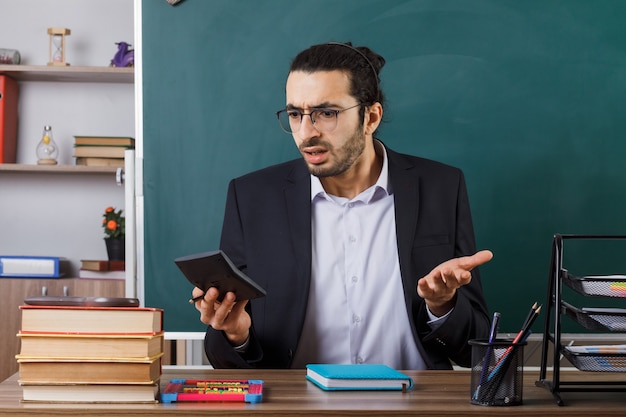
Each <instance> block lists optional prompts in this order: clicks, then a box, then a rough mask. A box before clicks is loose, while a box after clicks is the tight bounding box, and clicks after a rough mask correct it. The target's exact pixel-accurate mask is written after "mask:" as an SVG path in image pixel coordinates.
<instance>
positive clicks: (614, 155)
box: [142, 0, 626, 331]
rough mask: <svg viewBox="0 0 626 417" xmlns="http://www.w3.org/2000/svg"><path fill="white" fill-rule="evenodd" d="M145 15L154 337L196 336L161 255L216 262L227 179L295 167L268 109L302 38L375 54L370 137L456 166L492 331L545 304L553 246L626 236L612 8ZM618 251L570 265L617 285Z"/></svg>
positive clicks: (240, 8)
mask: <svg viewBox="0 0 626 417" xmlns="http://www.w3.org/2000/svg"><path fill="white" fill-rule="evenodd" d="M142 8H143V10H142V12H143V19H142V25H143V32H142V37H143V55H142V58H143V100H144V102H143V111H144V118H143V133H144V135H143V138H144V142H143V146H144V166H143V170H144V178H143V179H144V181H143V185H144V190H143V191H144V212H145V224H144V230H145V265H144V266H145V294H146V304H147V305H150V306H154V307H163V308H165V309H166V314H165V328H166V330H171V331H202V330H203V329H204V326H203V325H201V324H200V322H199V317H198V314H197V312H196V311H195V309H194V308H193V307H191V306H189V305H188V304H187V299H188V298H189V295H190V291H191V286H190V285H189V284H187V282H186V280H185V279H184V278H183V276H182V275H181V273H180V272H179V271H178V270H177V268H176V266H175V265H174V262H173V259H174V258H176V257H178V256H181V255H186V254H190V253H195V252H203V251H207V250H214V249H217V246H218V242H219V235H220V231H221V220H222V216H223V209H224V201H225V194H226V188H227V184H228V181H229V180H230V179H231V178H233V177H235V176H239V175H241V174H244V173H246V172H249V171H252V170H255V169H258V168H261V167H264V166H267V165H270V164H274V163H277V162H281V161H284V160H287V159H291V158H294V157H297V153H296V150H295V146H294V145H293V142H292V139H291V137H290V136H288V135H286V134H284V133H282V131H281V130H280V129H279V127H278V124H277V121H276V119H275V116H274V112H275V111H276V110H278V109H280V108H282V107H283V106H284V82H285V79H286V76H287V69H288V65H289V63H290V60H291V59H292V58H293V57H294V56H295V54H296V53H297V52H299V51H300V50H302V49H304V48H306V47H308V46H310V45H312V44H315V43H321V42H326V41H348V40H349V41H352V42H353V43H355V44H357V45H359V44H365V45H368V46H370V47H371V48H373V49H374V50H375V51H377V52H379V53H380V54H381V55H383V56H384V57H385V58H386V60H387V65H386V66H385V68H384V69H383V72H382V74H381V75H382V85H383V89H384V91H385V93H386V95H387V99H388V102H387V107H386V110H385V117H386V122H385V123H384V125H383V127H382V129H381V130H380V135H379V137H380V138H381V139H382V140H383V141H384V142H385V143H387V144H388V145H389V146H390V147H392V148H394V149H395V150H398V151H402V152H407V153H412V154H416V155H420V156H424V157H428V158H432V159H436V160H439V161H442V162H445V163H448V164H451V165H455V166H458V167H460V168H462V169H463V170H464V172H465V174H466V177H467V183H468V189H469V193H470V198H471V205H472V210H473V214H474V223H475V229H476V237H477V245H478V246H479V248H490V249H492V250H493V251H494V253H495V258H494V260H493V261H492V262H491V263H490V264H488V265H486V266H485V267H484V268H483V269H482V272H483V280H484V286H485V293H486V296H487V301H488V303H489V307H490V309H491V310H498V311H501V312H502V317H503V318H502V326H501V329H502V330H503V331H516V330H517V329H518V327H519V326H520V324H521V322H522V321H523V319H524V317H525V315H526V312H527V311H528V309H529V307H530V305H531V304H532V303H533V302H534V301H539V302H540V303H544V302H545V298H546V294H547V278H548V266H549V259H550V247H551V241H552V236H553V234H554V233H597V234H624V233H625V232H626V222H625V221H624V207H626V172H625V170H624V162H623V160H624V158H625V157H626V117H624V108H625V107H626V106H625V101H626V36H625V35H624V30H623V22H624V20H626V2H625V1H622V0H603V1H589V0H562V1H555V0H532V1H519V0H455V1H452V0H431V1H427V0H413V1H399V0H398V1H393V0H341V1H338V0H317V1H315V2H310V1H293V0H291V1H286V0H272V1H257V0H236V1H233V0H211V1H198V0H195V1H194V0H186V1H184V2H182V3H180V4H179V5H178V6H175V7H172V6H170V5H168V4H167V3H166V2H165V1H154V0H148V1H143V3H142ZM623 253H624V252H623V250H621V249H620V250H616V249H614V248H613V247H608V248H604V249H602V250H595V249H575V250H574V251H573V252H570V256H571V257H572V259H574V260H576V261H577V262H581V265H580V268H581V269H583V268H588V267H589V268H607V269H610V271H609V272H611V273H616V272H620V271H621V272H622V273H624V272H626V265H624V262H625V261H624V260H622V258H626V257H624V256H623V255H622V254H623ZM599 254H602V255H603V256H604V255H607V256H608V257H609V258H611V260H610V261H609V260H607V261H606V262H599V263H598V262H597V261H596V260H597V259H598V257H597V256H598V255H599ZM609 255H610V256H609ZM613 255H615V256H613ZM612 258H618V259H617V261H616V262H618V263H617V264H615V265H610V266H609V263H611V262H614V259H612ZM584 261H596V264H595V265H591V266H587V265H585V262H584ZM540 322H542V320H538V321H537V323H538V324H536V325H535V326H538V327H541V324H540ZM566 330H567V329H566ZM572 330H573V331H578V330H579V329H578V328H573V329H572ZM536 331H541V329H538V330H536Z"/></svg>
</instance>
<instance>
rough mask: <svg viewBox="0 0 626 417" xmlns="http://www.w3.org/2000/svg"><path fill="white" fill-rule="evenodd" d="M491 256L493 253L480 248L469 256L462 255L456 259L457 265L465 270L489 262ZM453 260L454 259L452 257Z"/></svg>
mask: <svg viewBox="0 0 626 417" xmlns="http://www.w3.org/2000/svg"><path fill="white" fill-rule="evenodd" d="M492 258H493V253H492V252H491V251H490V250H481V251H478V252H476V253H475V254H473V255H471V256H463V257H461V258H457V259H458V266H459V267H460V268H463V269H464V270H466V271H471V270H472V269H474V268H476V267H477V266H480V265H482V264H485V263H487V262H489V261H490V260H491V259H492ZM452 260H454V259H452Z"/></svg>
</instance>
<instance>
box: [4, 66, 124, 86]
mask: <svg viewBox="0 0 626 417" xmlns="http://www.w3.org/2000/svg"><path fill="white" fill-rule="evenodd" d="M0 75H8V76H10V77H12V78H15V79H16V80H18V81H53V82H83V83H87V82H98V83H129V84H132V83H133V82H134V80H135V69H134V68H132V67H129V68H117V67H79V66H76V67H73V66H69V67H55V66H47V65H0Z"/></svg>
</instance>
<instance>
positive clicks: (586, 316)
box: [535, 234, 626, 405]
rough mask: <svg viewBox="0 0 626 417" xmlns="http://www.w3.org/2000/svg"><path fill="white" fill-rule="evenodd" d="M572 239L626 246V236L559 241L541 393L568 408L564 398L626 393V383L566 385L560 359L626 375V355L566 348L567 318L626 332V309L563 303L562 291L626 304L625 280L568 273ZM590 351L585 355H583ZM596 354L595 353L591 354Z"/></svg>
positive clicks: (552, 261) (550, 293)
mask: <svg viewBox="0 0 626 417" xmlns="http://www.w3.org/2000/svg"><path fill="white" fill-rule="evenodd" d="M569 239H586V240H626V236H624V235H560V234H556V235H554V239H553V241H552V255H551V259H550V271H549V283H548V297H547V311H546V314H545V326H544V335H543V344H542V354H541V368H540V373H539V380H537V381H536V382H535V385H536V386H538V387H542V388H546V389H547V390H549V391H550V392H551V393H552V395H553V396H554V399H555V400H556V402H557V404H558V405H563V400H562V398H561V395H560V393H561V392H567V391H571V392H582V391H586V392H589V391H604V392H608V391H626V374H624V375H625V377H624V381H561V378H560V377H561V375H560V359H561V355H563V356H564V357H566V358H567V359H568V360H569V361H570V362H571V363H572V365H574V366H575V367H576V368H578V369H579V370H581V371H591V372H626V354H624V353H613V352H607V351H606V350H605V349H603V350H602V351H600V352H594V351H584V352H581V351H580V349H577V350H574V349H570V348H569V347H567V346H564V345H563V344H562V343H561V329H562V327H561V326H562V323H561V318H562V317H563V316H567V317H569V318H570V319H572V320H574V321H575V322H577V323H578V324H580V325H582V326H583V327H585V328H587V329H590V330H600V331H604V332H626V309H615V308H582V309H581V308H577V307H575V306H573V305H572V304H570V303H568V302H566V301H565V300H563V292H562V286H563V285H567V286H568V287H570V288H571V289H573V290H574V291H576V292H578V293H580V294H583V295H584V296H591V297H620V298H626V277H625V276H614V275H613V276H594V277H582V278H581V277H577V276H574V275H572V274H570V272H569V271H568V270H567V269H565V268H564V267H563V243H564V241H565V240H569ZM550 343H552V344H553V347H554V350H553V357H552V379H551V380H550V379H548V378H547V371H548V357H549V347H550ZM583 350H585V349H583ZM590 350H591V349H590Z"/></svg>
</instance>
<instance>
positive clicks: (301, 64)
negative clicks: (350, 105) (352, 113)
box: [289, 42, 385, 116]
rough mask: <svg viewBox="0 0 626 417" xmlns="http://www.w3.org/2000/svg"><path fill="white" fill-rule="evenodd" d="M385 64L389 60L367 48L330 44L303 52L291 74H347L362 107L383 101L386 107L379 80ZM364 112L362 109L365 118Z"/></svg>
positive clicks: (313, 47) (351, 89)
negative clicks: (331, 72)
mask: <svg viewBox="0 0 626 417" xmlns="http://www.w3.org/2000/svg"><path fill="white" fill-rule="evenodd" d="M384 65H385V59H384V58H383V57H382V56H380V55H378V54H377V53H375V52H374V51H372V50H371V49H370V48H368V47H366V46H357V47H354V46H352V43H351V42H346V43H338V42H329V43H323V44H319V45H314V46H311V47H310V48H308V49H305V50H304V51H302V52H300V53H299V54H298V55H297V56H296V57H295V58H294V59H293V61H292V62H291V67H290V68H289V72H290V73H291V72H294V71H304V72H309V73H310V72H316V71H334V70H341V71H345V72H347V73H348V76H349V78H350V94H351V95H352V96H354V97H355V98H356V99H357V100H358V102H359V103H360V104H362V105H366V106H369V105H372V104H374V103H375V102H379V103H380V104H381V105H384V97H383V92H382V90H381V88H380V78H379V74H380V71H381V69H382V68H383V66H384ZM363 112H364V109H363V108H361V113H362V115H363ZM362 115H361V116H362Z"/></svg>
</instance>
